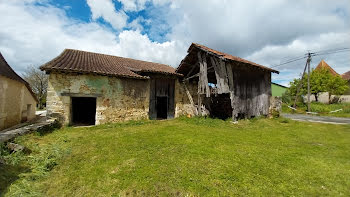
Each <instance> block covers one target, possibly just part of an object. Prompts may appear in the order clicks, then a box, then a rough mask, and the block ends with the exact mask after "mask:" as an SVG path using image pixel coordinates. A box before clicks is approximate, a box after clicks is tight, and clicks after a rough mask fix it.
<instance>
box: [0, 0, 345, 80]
mask: <svg viewBox="0 0 350 197" xmlns="http://www.w3.org/2000/svg"><path fill="white" fill-rule="evenodd" d="M349 12H350V4H349V3H348V0H337V1H332V0H319V1H317V3H315V1H312V0H310V1H291V0H290V1H287V0H261V1H255V0H245V1H238V0H237V1H229V0H193V1H188V0H98V1H97V0H11V1H8V0H0V17H1V19H2V20H1V21H0V51H1V53H2V54H3V56H4V57H5V58H6V60H7V61H8V62H9V63H10V64H11V66H12V67H13V68H14V69H15V70H16V71H17V72H19V73H22V72H23V71H25V69H26V68H27V67H28V66H30V65H34V66H40V65H42V64H44V63H46V62H47V61H49V60H51V59H53V58H54V57H56V56H57V55H59V54H60V53H61V52H62V50H64V49H65V48H74V49H80V50H86V51H93V52H100V53H106V54H111V55H117V56H123V57H130V58H135V59H141V60H146V61H154V62H160V63H164V64H169V65H171V66H173V67H177V66H178V65H179V62H180V61H181V60H182V58H183V57H184V56H185V55H186V52H187V48H188V47H189V45H190V44H191V43H192V42H197V43H200V44H203V45H206V46H208V47H211V48H214V49H216V50H219V51H223V52H226V53H229V54H232V55H235V56H239V57H242V58H245V59H248V60H251V61H254V62H256V63H259V64H262V65H265V66H268V67H270V66H273V65H276V64H279V63H281V62H283V61H285V60H287V59H288V58H293V57H299V56H301V55H303V54H305V53H306V52H307V51H320V50H329V49H336V48H344V47H349V46H350V20H349V19H350V18H349ZM321 59H325V60H326V62H327V63H328V64H329V65H331V66H332V67H333V68H334V69H335V70H336V71H337V72H338V73H340V74H342V73H344V72H346V71H348V70H350V64H349V62H350V53H349V52H343V53H338V54H330V55H323V56H318V57H315V58H314V59H313V61H312V64H311V65H312V66H313V67H315V66H316V65H317V64H318V62H319V61H320V60H321ZM304 64H305V60H300V61H296V62H293V63H291V64H287V65H284V66H281V67H278V70H279V71H280V72H281V74H280V75H275V74H274V75H273V76H272V80H273V81H274V82H277V83H281V84H283V85H288V83H289V81H291V80H292V79H293V78H295V77H298V76H299V74H300V73H301V72H302V69H303V66H304Z"/></svg>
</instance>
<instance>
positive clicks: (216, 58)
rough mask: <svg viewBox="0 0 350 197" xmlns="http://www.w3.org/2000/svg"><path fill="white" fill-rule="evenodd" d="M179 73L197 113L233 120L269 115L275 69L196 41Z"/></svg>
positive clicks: (178, 69) (182, 63)
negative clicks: (272, 75)
mask: <svg viewBox="0 0 350 197" xmlns="http://www.w3.org/2000/svg"><path fill="white" fill-rule="evenodd" d="M176 72H177V73H180V74H182V75H183V76H184V77H183V85H184V86H185V89H186V91H187V90H188V91H187V95H188V97H189V100H190V101H191V104H192V108H193V111H194V113H195V114H198V115H210V116H213V117H218V118H222V119H226V118H229V117H232V119H233V120H237V119H239V118H251V117H256V116H261V115H264V116H266V115H268V114H269V106H270V97H271V73H278V71H276V70H273V69H271V68H267V67H265V66H262V65H259V64H256V63H254V62H250V61H247V60H244V59H242V58H239V57H235V56H232V55H229V54H226V53H222V52H219V51H216V50H213V49H210V48H208V47H206V46H203V45H200V44H195V43H193V44H192V45H191V46H190V47H189V49H188V54H187V56H186V57H185V58H184V59H183V60H182V62H181V64H180V65H179V67H178V68H177V70H176ZM191 90H192V91H191Z"/></svg>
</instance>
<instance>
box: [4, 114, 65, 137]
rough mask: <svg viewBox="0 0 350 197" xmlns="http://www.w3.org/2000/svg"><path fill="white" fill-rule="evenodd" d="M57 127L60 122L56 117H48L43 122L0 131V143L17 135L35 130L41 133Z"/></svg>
mask: <svg viewBox="0 0 350 197" xmlns="http://www.w3.org/2000/svg"><path fill="white" fill-rule="evenodd" d="M59 127H60V124H59V123H58V121H57V120H56V119H54V118H52V119H48V120H46V121H44V122H38V123H34V124H30V125H27V126H24V127H21V128H17V129H13V130H9V131H5V132H3V133H0V143H5V142H8V141H11V140H13V139H14V138H16V137H17V136H20V135H25V134H29V133H33V132H36V131H37V132H39V133H40V134H41V135H42V134H45V133H46V132H50V131H52V130H53V129H55V128H59Z"/></svg>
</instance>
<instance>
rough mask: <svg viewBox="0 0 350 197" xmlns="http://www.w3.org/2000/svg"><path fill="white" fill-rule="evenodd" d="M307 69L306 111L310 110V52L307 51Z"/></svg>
mask: <svg viewBox="0 0 350 197" xmlns="http://www.w3.org/2000/svg"><path fill="white" fill-rule="evenodd" d="M308 60H309V61H308V69H307V111H308V112H310V61H311V54H310V53H308Z"/></svg>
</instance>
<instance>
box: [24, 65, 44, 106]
mask: <svg viewBox="0 0 350 197" xmlns="http://www.w3.org/2000/svg"><path fill="white" fill-rule="evenodd" d="M23 78H24V80H26V81H27V82H28V83H29V85H30V87H31V88H32V90H33V92H34V94H35V95H36V97H37V99H38V100H39V103H38V104H39V109H43V108H44V106H45V105H46V95H47V81H48V77H47V75H46V74H45V73H44V72H43V71H41V70H39V68H36V67H34V66H29V67H28V68H27V70H26V71H25V73H24V74H23Z"/></svg>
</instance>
